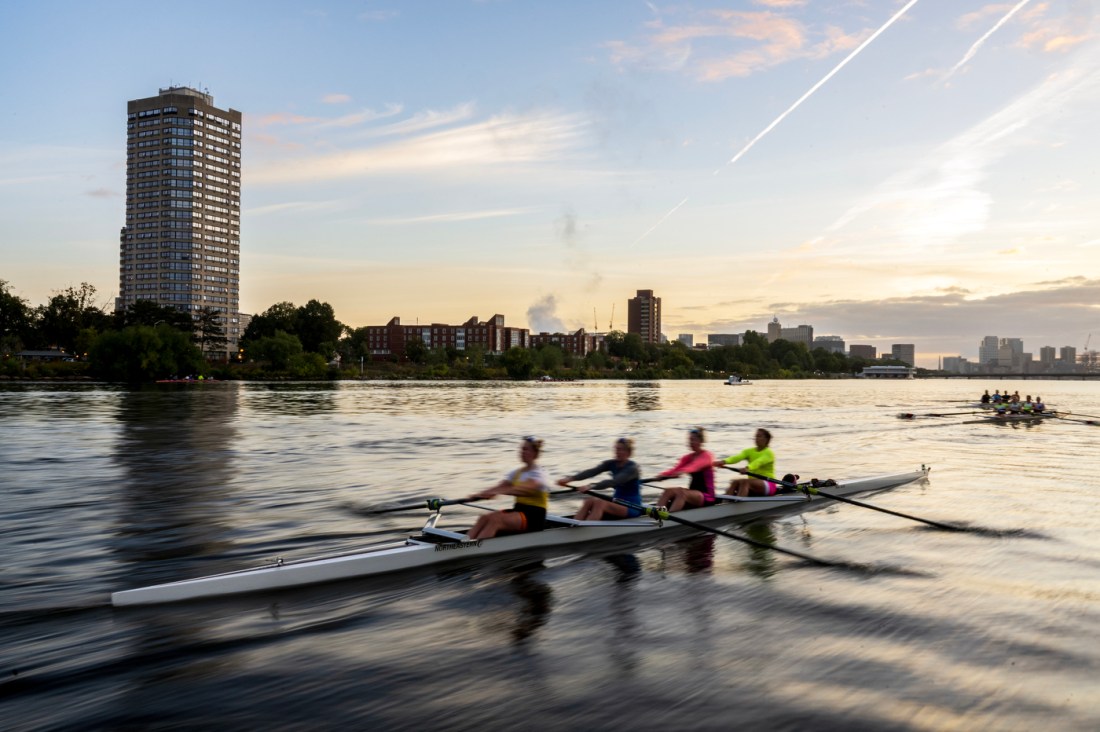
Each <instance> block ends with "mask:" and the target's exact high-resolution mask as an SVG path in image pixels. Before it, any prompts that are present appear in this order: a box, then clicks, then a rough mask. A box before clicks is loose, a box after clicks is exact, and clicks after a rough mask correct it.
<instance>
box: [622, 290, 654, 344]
mask: <svg viewBox="0 0 1100 732" xmlns="http://www.w3.org/2000/svg"><path fill="white" fill-rule="evenodd" d="M626 325H627V328H626V330H627V333H637V334H638V335H640V336H641V337H642V342H643V343H660V342H661V298H659V297H654V295H653V290H638V294H637V296H636V297H632V298H630V299H629V300H627V301H626Z"/></svg>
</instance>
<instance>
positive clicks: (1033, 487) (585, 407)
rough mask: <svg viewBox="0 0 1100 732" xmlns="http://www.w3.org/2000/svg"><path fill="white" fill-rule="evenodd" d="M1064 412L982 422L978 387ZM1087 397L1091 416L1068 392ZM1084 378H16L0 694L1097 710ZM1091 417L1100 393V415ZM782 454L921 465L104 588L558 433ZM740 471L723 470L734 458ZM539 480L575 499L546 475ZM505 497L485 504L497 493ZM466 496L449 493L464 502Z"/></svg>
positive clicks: (62, 704) (576, 438) (305, 543)
mask: <svg viewBox="0 0 1100 732" xmlns="http://www.w3.org/2000/svg"><path fill="white" fill-rule="evenodd" d="M986 387H989V388H990V390H992V389H993V388H994V387H996V388H1000V389H1004V388H1006V387H1008V388H1012V389H1016V388H1018V389H1020V391H1021V392H1022V393H1023V392H1024V391H1025V390H1027V391H1030V392H1032V393H1034V392H1035V391H1041V393H1042V396H1043V398H1044V400H1045V401H1046V402H1047V403H1048V404H1052V405H1054V406H1056V407H1058V408H1061V409H1069V410H1072V412H1073V414H1074V417H1072V418H1073V419H1076V421H1070V420H1068V419H1066V420H1048V421H1045V422H1042V423H1034V424H1030V425H1026V426H1024V425H1019V424H1017V425H993V424H986V423H982V424H972V423H968V422H969V421H970V420H972V419H973V416H972V415H964V414H958V415H950V416H943V417H920V418H918V419H913V420H901V419H898V418H897V414H898V413H899V412H911V413H915V414H928V413H936V414H944V413H949V412H957V411H961V409H960V407H959V405H962V404H965V403H967V402H970V401H972V400H973V399H974V397H976V396H977V394H978V393H980V391H981V389H984V388H986ZM1083 415H1088V416H1083ZM1098 415H1100V384H1098V383H1088V382H1075V381H1046V382H1044V381H1023V382H1019V383H1010V382H1006V381H996V382H993V381H991V382H990V383H988V384H984V383H982V382H980V381H966V382H963V381H905V382H887V381H862V380H849V381H765V382H758V383H756V384H752V385H747V386H737V387H729V386H725V385H724V384H722V383H721V382H709V381H708V382H701V381H660V382H638V383H623V382H572V383H548V384H540V383H529V384H513V383H377V382H375V383H337V384H328V383H325V384H254V383H253V384H237V383H226V384H216V383H208V384H191V385H166V387H165V388H147V389H142V390H138V391H131V390H125V389H122V388H117V387H112V386H103V385H39V384H19V385H15V384H8V385H4V386H0V495H2V496H3V500H4V510H3V513H2V516H3V519H2V521H3V523H2V531H0V552H2V555H3V558H4V560H3V571H2V575H0V576H2V583H0V650H2V652H0V719H2V720H3V722H2V726H3V728H4V729H7V730H24V729H25V730H42V729H189V728H220V729H259V728H269V729H325V728H336V727H338V726H346V727H349V728H352V729H372V730H385V729H407V728H413V727H422V728H423V727H428V728H447V729H454V730H468V729H469V730H472V729H514V728H518V727H520V726H523V727H525V728H527V729H532V730H536V729H537V730H541V729H548V730H557V729H574V728H579V729H592V730H601V729H602V730H619V729H634V730H658V729H700V730H727V729H731V728H747V727H749V726H750V725H751V726H757V727H759V726H763V727H765V728H767V729H831V728H844V729H849V730H852V729H855V730H860V729H867V730H879V729H882V730H945V729H958V730H986V729H988V730H1016V729H1018V730H1034V729H1036V728H1039V727H1045V728H1047V729H1052V730H1095V729H1098V728H1100V499H1098V492H1100V484H1098V479H1097V475H1100V450H1098V449H1097V444H1098V442H1100V426H1097V425H1090V424H1086V422H1087V421H1089V420H1090V419H1091V418H1092V417H1097V416H1098ZM1097 419H1098V420H1100V417H1097ZM694 425H703V426H705V427H707V428H708V430H709V434H710V440H709V443H708V445H707V446H708V447H709V448H710V449H712V450H713V451H715V452H716V453H720V454H722V455H725V454H730V453H732V452H737V451H740V450H741V449H743V448H744V447H747V446H749V445H750V444H751V440H752V434H753V431H754V429H755V428H756V427H760V426H762V427H767V428H768V429H770V430H771V431H772V432H773V433H774V435H775V439H774V442H773V445H772V446H773V448H774V449H775V451H776V453H777V455H778V464H777V467H778V469H779V471H780V472H795V473H798V474H800V475H801V476H802V478H803V479H807V478H809V477H819V478H827V477H833V478H840V477H858V476H868V475H877V474H882V473H895V472H906V471H910V470H915V469H916V468H918V467H919V466H920V465H921V464H928V465H931V466H932V468H933V469H932V473H931V476H930V479H929V480H928V481H927V482H923V483H916V484H912V485H910V486H906V487H903V488H898V489H895V490H892V491H887V492H883V493H880V494H878V495H875V496H873V497H872V498H870V499H868V500H869V501H871V502H873V503H875V504H876V505H880V506H883V507H886V508H890V509H893V510H897V511H903V512H906V513H910V514H915V515H918V516H924V517H927V518H931V519H936V520H939V521H950V522H958V523H961V524H965V525H969V526H972V527H975V528H988V529H995V530H999V531H1001V532H1003V533H1001V534H1000V535H997V534H996V533H994V532H986V533H974V532H970V533H955V532H947V531H942V530H937V529H933V528H930V527H928V526H925V525H923V524H919V523H915V522H912V521H908V520H905V519H902V518H898V517H895V516H890V515H886V514H883V513H880V512H876V511H871V510H868V509H865V508H860V507H856V506H849V505H843V504H834V505H831V506H828V507H826V508H820V509H818V510H814V511H808V512H803V513H794V514H788V515H783V516H780V517H776V518H771V519H767V520H763V521H757V522H756V523H754V524H752V525H750V526H741V527H730V528H732V529H734V530H737V531H741V532H744V533H747V534H748V535H750V536H752V537H754V538H757V539H760V540H765V541H770V542H774V543H777V544H779V545H782V546H786V547H789V548H792V549H796V550H798V551H802V552H807V553H811V554H814V555H816V556H820V557H823V558H826V559H842V560H847V561H851V562H859V563H871V564H875V565H882V566H886V567H889V568H895V569H905V570H911V571H910V572H908V573H906V572H898V571H886V572H881V573H878V574H874V575H870V576H868V575H865V574H858V573H852V572H849V571H844V570H838V569H828V568H818V567H814V566H812V565H807V564H805V563H802V562H800V561H799V560H797V559H792V558H790V557H786V556H783V555H780V554H777V553H774V552H768V551H764V550H760V549H754V548H752V547H749V546H746V545H744V544H742V543H739V542H735V541H731V540H728V539H725V538H721V537H715V536H713V535H707V536H700V535H695V534H690V533H678V534H677V533H675V532H674V535H673V537H672V538H669V539H667V540H662V541H660V542H659V543H654V544H652V545H647V546H644V547H641V548H638V549H637V550H636V551H633V552H632V553H622V552H623V551H624V550H623V549H622V548H619V549H618V550H617V551H618V552H619V553H617V554H611V553H608V552H607V551H604V552H601V550H600V549H599V547H598V546H597V547H595V548H593V547H588V548H585V549H584V550H583V551H579V552H578V550H577V549H573V550H570V551H571V552H572V553H558V554H550V555H546V556H537V557H532V556H527V557H518V558H510V559H505V560H500V561H497V562H494V563H491V564H486V565H481V566H476V567H469V566H466V567H463V566H458V567H456V568H451V569H447V570H444V571H434V572H423V573H420V574H414V575H411V576H401V577H391V578H386V579H382V580H379V579H371V580H367V579H363V580H354V581H348V582H342V583H338V584H331V585H322V586H316V587H310V588H303V589H295V590H286V591H281V592H278V593H272V594H269V595H263V596H242V597H237V598H230V599H221V600H210V601H203V602H198V603H186V604H180V605H168V606H159V607H143V608H120V609H112V608H111V607H110V606H109V604H108V597H109V593H110V592H112V591H115V590H119V589H124V588H129V587H136V586H141V585H145V584H151V583H155V582H162V581H169V580H173V579H180V578H184V577H193V576H200V575H204V574H210V573H214V572H219V571H224V570H230V569H237V568H241V567H247V566H255V565H258V564H262V563H266V562H269V561H271V560H272V559H273V558H274V557H284V558H288V559H289V558H299V557H307V556H311V555H317V554H327V553H332V552H338V551H346V550H351V549H355V548H357V547H362V546H365V545H368V544H371V543H375V542H379V541H382V540H385V539H389V538H392V537H394V536H395V535H401V534H403V533H405V532H409V531H412V530H414V529H416V528H417V527H418V526H419V525H420V524H421V523H422V521H423V518H424V512H410V513H407V514H404V513H396V514H387V515H384V516H378V517H376V518H367V517H364V516H363V515H362V513H361V509H362V508H363V507H364V506H368V505H371V504H377V503H379V502H389V501H397V500H402V499H410V498H419V497H423V496H433V495H439V496H443V497H460V496H464V495H468V494H469V493H471V492H472V491H474V490H478V489H481V488H483V487H486V486H488V485H490V484H492V483H495V482H496V481H497V480H499V478H500V477H501V476H502V474H503V473H504V472H505V471H506V470H509V469H511V468H513V467H514V466H515V465H517V457H516V453H517V447H518V440H519V438H520V437H521V436H523V435H538V436H540V437H542V438H543V439H544V440H545V451H544V454H543V458H542V460H541V461H540V462H541V463H542V465H543V466H544V467H545V468H546V469H547V470H548V472H549V473H550V474H551V475H552V476H553V477H555V478H557V477H560V476H562V475H565V474H567V473H570V472H575V471H577V470H580V469H582V468H585V467H589V466H591V465H594V464H595V463H597V462H598V461H600V460H603V459H604V458H606V457H610V455H611V446H612V442H613V441H614V439H615V438H617V437H619V436H621V435H628V436H631V437H633V438H635V440H636V444H637V451H636V454H635V457H636V458H637V460H638V462H639V463H640V464H641V465H642V467H643V474H650V475H651V474H654V473H656V472H657V471H659V470H661V469H664V468H667V467H670V466H671V465H672V464H673V463H674V462H675V460H676V459H677V458H678V457H679V455H681V454H682V453H683V452H684V451H685V450H686V447H685V429H686V428H688V427H691V426H694ZM725 475H727V476H728V475H729V474H725ZM554 500H555V504H554V505H555V510H558V511H559V512H567V511H571V510H572V507H573V506H574V505H575V503H576V502H575V500H573V499H571V498H569V499H559V498H555V499H554ZM505 503H506V501H505V500H503V499H502V500H501V501H500V505H501V507H503V506H504V505H505ZM476 515H477V511H475V510H474V509H471V508H463V507H456V508H454V509H448V510H447V513H446V514H445V517H446V518H449V519H450V521H449V523H448V524H447V526H450V527H453V528H457V527H464V526H467V525H469V522H470V521H471V520H472V518H473V517H474V516H476Z"/></svg>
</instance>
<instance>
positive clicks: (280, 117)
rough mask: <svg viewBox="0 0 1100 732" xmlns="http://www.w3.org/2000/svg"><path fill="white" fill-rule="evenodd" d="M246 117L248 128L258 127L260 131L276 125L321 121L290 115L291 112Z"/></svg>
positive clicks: (315, 118)
mask: <svg viewBox="0 0 1100 732" xmlns="http://www.w3.org/2000/svg"><path fill="white" fill-rule="evenodd" d="M246 116H247V125H248V127H258V128H260V129H263V128H264V127H273V126H276V125H304V124H309V123H312V122H317V121H319V118H317V117H307V116H305V115H301V114H290V113H289V112H274V113H272V114H263V115H258V116H256V117H252V116H251V115H246Z"/></svg>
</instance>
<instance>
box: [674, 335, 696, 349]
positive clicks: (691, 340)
mask: <svg viewBox="0 0 1100 732" xmlns="http://www.w3.org/2000/svg"><path fill="white" fill-rule="evenodd" d="M676 340H678V341H680V342H681V343H683V344H684V345H685V346H687V347H688V348H694V347H695V334H693V333H681V334H680V335H678V336H676Z"/></svg>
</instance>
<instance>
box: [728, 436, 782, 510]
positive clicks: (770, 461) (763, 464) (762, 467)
mask: <svg viewBox="0 0 1100 732" xmlns="http://www.w3.org/2000/svg"><path fill="white" fill-rule="evenodd" d="M754 439H755V442H756V444H755V446H753V447H749V448H746V449H744V450H742V451H741V452H739V453H737V454H736V455H730V456H729V457H728V458H726V459H724V460H718V461H716V462H715V463H714V465H715V467H720V466H724V465H732V464H734V463H739V462H741V461H742V460H744V461H746V462H747V463H748V464H747V465H746V466H745V467H743V468H735V470H737V472H739V473H755V474H756V475H763V476H765V477H766V478H768V479H769V480H763V479H761V478H751V477H750V478H737V479H735V480H731V481H730V487H729V490H727V491H726V493H727V494H728V495H737V496H749V495H753V496H772V495H775V493H776V492H777V491H778V490H779V485H778V484H777V482H776V481H775V453H774V452H772V449H771V448H770V447H769V445H770V444H771V441H772V433H771V432H768V431H767V430H766V429H763V428H761V429H758V430H757V431H756V435H755V436H754Z"/></svg>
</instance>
